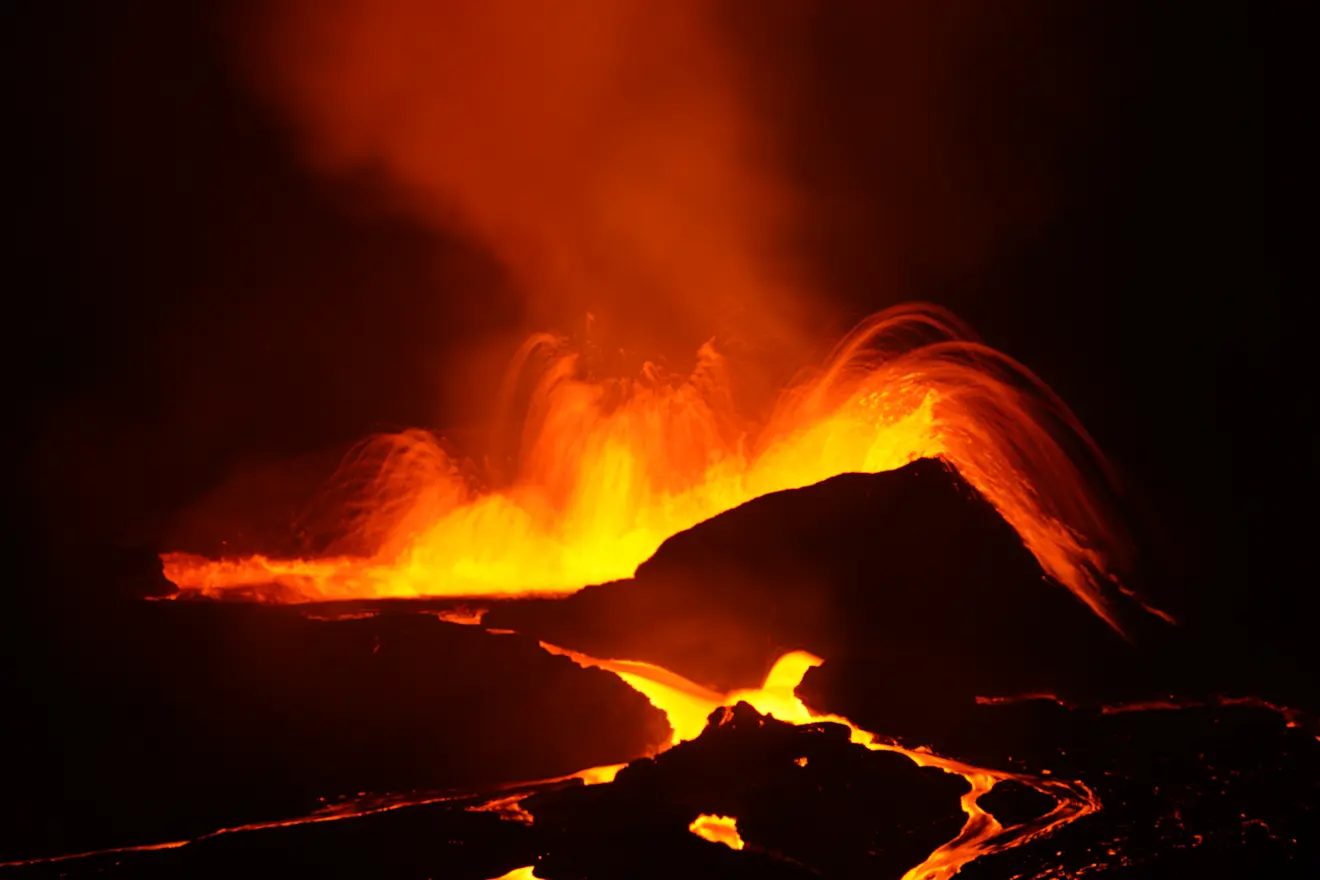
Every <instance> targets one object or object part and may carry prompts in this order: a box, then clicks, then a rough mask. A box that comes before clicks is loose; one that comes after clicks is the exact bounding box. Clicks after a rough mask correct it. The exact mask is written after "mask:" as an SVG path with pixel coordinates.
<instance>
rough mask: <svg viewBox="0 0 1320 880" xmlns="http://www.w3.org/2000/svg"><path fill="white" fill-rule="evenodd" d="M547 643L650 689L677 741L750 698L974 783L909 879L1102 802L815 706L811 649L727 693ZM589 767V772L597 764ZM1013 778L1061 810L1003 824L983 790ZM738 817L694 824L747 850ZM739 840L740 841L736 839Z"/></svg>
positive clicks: (942, 879) (932, 878) (768, 709)
mask: <svg viewBox="0 0 1320 880" xmlns="http://www.w3.org/2000/svg"><path fill="white" fill-rule="evenodd" d="M541 647H542V648H544V649H545V650H547V651H549V652H551V653H553V654H562V655H564V656H566V657H568V658H569V659H571V660H573V662H575V663H577V664H578V665H580V666H583V667H595V668H599V669H604V670H606V671H609V672H613V673H614V674H615V675H617V676H619V678H621V679H623V680H624V681H625V682H627V683H628V685H629V686H631V687H632V688H634V689H635V690H637V691H640V692H641V693H642V694H644V695H645V696H646V698H647V699H649V700H650V701H651V703H652V705H654V706H655V707H656V708H658V709H660V710H661V711H662V712H664V713H665V715H666V716H667V717H668V719H669V725H670V727H671V728H672V729H673V736H672V738H671V740H670V746H673V745H677V744H678V743H680V742H683V741H685V740H689V739H693V738H695V737H696V736H698V735H699V734H700V733H701V731H702V730H704V729H705V727H706V724H707V721H708V719H709V718H710V716H711V713H712V712H714V711H715V710H716V709H719V708H720V707H730V706H733V705H735V704H737V703H740V702H745V703H748V704H750V705H751V706H752V707H753V708H755V709H756V710H757V711H758V712H760V713H761V714H762V715H769V716H771V717H773V718H777V719H779V720H780V721H786V722H788V723H790V724H813V723H819V722H830V723H835V724H842V725H844V726H846V727H847V728H848V729H849V731H851V734H850V739H851V740H852V742H853V743H855V744H857V745H860V746H864V747H865V748H868V749H873V750H878V751H890V752H897V753H899V754H901V755H905V756H906V757H907V758H909V759H910V760H911V761H913V762H914V763H916V764H917V765H919V766H922V767H935V768H938V769H940V770H943V771H944V772H946V773H953V774H956V775H958V776H961V777H963V778H964V779H966V780H967V783H968V786H969V787H968V791H967V793H966V794H964V795H963V796H962V808H963V812H964V813H966V814H967V821H966V822H965V823H964V825H963V828H962V831H961V832H959V834H958V836H957V837H956V838H954V839H953V840H951V841H949V842H948V843H946V844H945V845H943V846H941V847H939V848H938V849H937V850H935V851H934V852H933V853H931V855H930V856H929V857H928V858H927V859H926V860H925V861H924V862H922V863H921V864H920V865H917V866H916V867H914V868H912V869H911V870H910V871H908V872H907V873H905V874H904V875H903V880H948V878H950V877H952V876H953V875H954V874H956V873H957V872H958V870H959V869H960V868H961V867H962V866H963V865H965V864H967V863H968V862H970V861H972V860H973V859H977V858H980V857H981V856H983V855H987V854H989V853H993V852H1001V851H1003V850H1005V849H1008V848H1009V847H1012V846H1018V845H1020V844H1022V843H1025V842H1026V841H1028V840H1031V839H1033V838H1036V837H1039V836H1041V835H1044V834H1048V833H1050V832H1052V831H1055V830H1057V829H1058V828H1061V827H1062V826H1064V825H1066V824H1068V823H1070V822H1073V821H1075V820H1077V819H1079V818H1081V817H1082V816H1085V815H1088V814H1090V813H1093V812H1095V811H1096V810H1098V809H1100V802H1099V800H1098V799H1097V798H1096V797H1095V795H1094V793H1093V792H1092V791H1091V790H1090V789H1089V788H1088V787H1087V786H1086V785H1084V784H1082V783H1080V782H1069V781H1065V780H1058V779H1050V778H1046V777H1043V776H1031V775H1029V774H1022V773H1008V772H1004V771H1000V770H991V769H987V768H983V767H974V766H972V765H970V764H966V763H963V762H961V761H956V760H953V759H950V758H945V757H941V756H939V755H935V754H933V753H931V752H930V751H928V750H925V749H920V748H918V749H908V748H904V747H902V746H899V745H897V744H895V743H890V742H884V741H881V740H879V739H878V738H877V737H876V735H875V734H873V733H871V732H869V731H866V730H863V729H861V728H860V727H858V726H857V725H855V724H853V723H852V722H851V721H849V720H848V719H847V718H844V717H842V716H839V715H830V714H820V713H816V712H812V711H811V710H810V709H808V708H807V707H806V705H805V704H803V702H802V701H801V700H800V699H799V698H798V696H797V694H796V693H795V690H796V688H797V686H798V684H800V683H801V681H802V677H803V676H804V675H805V674H806V672H807V670H808V669H811V668H812V667H813V666H819V665H820V664H821V662H822V660H821V659H820V658H819V657H816V656H814V655H812V654H809V653H807V652H805V651H793V652H791V653H788V654H785V655H783V656H782V657H780V658H779V659H778V660H777V661H775V664H774V666H773V667H772V668H771V669H770V672H769V673H768V674H767V675H766V677H765V681H764V683H763V684H762V685H761V687H759V688H749V689H744V690H735V691H730V692H729V693H724V694H721V693H717V692H715V691H711V690H709V689H707V688H703V687H701V686H700V685H697V684H695V683H693V682H691V681H688V680H687V679H685V678H683V677H682V676H679V675H676V674H675V673H673V672H670V671H669V670H667V669H664V668H662V667H659V666H654V665H652V664H649V663H641V662H637V661H633V660H602V659H598V658H595V657H589V656H587V655H585V654H580V653H578V652H575V651H568V650H565V649H563V648H558V647H556V646H554V645H548V644H546V643H544V642H542V643H541ZM611 769H617V768H611ZM584 772H585V773H588V774H589V773H591V772H592V771H584ZM611 778H613V777H612V776H611ZM1007 779H1012V780H1016V781H1018V782H1021V783H1023V784H1025V785H1029V786H1031V787H1032V788H1035V789H1036V790H1038V791H1041V792H1043V793H1045V794H1047V795H1049V796H1050V797H1052V798H1054V800H1055V807H1054V809H1053V810H1051V811H1050V812H1048V813H1046V814H1045V815H1044V816H1041V817H1039V818H1038V819H1034V820H1032V821H1030V822H1028V823H1026V824H1024V825H1019V826H1015V827H1013V828H1007V829H1006V828H1004V827H1003V826H1002V825H1000V824H999V822H998V821H997V820H996V819H995V818H994V817H993V816H991V815H990V814H989V813H987V812H986V811H985V810H983V809H981V807H980V805H979V804H978V800H979V799H980V797H981V795H983V794H985V793H986V792H988V791H990V790H991V789H992V788H994V786H995V784H996V783H998V782H1001V781H1003V780H1007ZM736 823H737V819H736V817H728V816H723V817H714V816H700V817H698V818H697V820H695V821H694V822H693V823H692V825H691V827H690V829H689V830H691V831H692V832H693V833H694V834H698V835H700V836H701V837H704V838H706V839H707V840H714V841H716V842H719V843H726V844H728V845H729V846H731V847H733V848H734V849H742V848H743V843H744V842H743V840H742V837H741V836H740V835H739V834H738V832H737V826H736ZM735 840H736V841H737V844H736V845H735V843H734V842H733V841H735ZM752 843H755V841H753V842H752Z"/></svg>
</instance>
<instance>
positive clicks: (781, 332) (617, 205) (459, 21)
mask: <svg viewBox="0 0 1320 880" xmlns="http://www.w3.org/2000/svg"><path fill="white" fill-rule="evenodd" d="M713 9H714V6H713V5H712V4H709V3H703V2H695V0H674V2H667V3H650V2H640V0H638V2H620V0H565V2H562V3H555V4H525V3H507V2H492V0H449V2H443V3H436V2H432V0H376V2H371V3H367V2H364V0H339V2H336V3H335V4H332V5H325V4H321V3H313V2H310V0H279V2H274V3H271V4H264V5H263V6H262V12H261V13H260V15H259V18H258V19H257V20H256V22H255V24H254V27H253V33H254V34H255V35H256V37H255V41H254V43H253V47H254V51H252V52H250V53H249V55H250V58H251V59H255V61H251V63H250V65H249V71H250V72H251V73H252V75H253V76H254V78H255V81H256V82H257V83H259V85H260V86H261V87H262V88H263V89H265V91H266V94H268V95H269V96H270V97H271V98H272V100H273V101H275V102H276V104H277V105H278V106H279V107H281V108H283V109H284V110H285V111H287V112H290V113H291V114H292V117H293V119H294V121H295V123H296V128H297V130H298V131H299V132H300V133H301V139H302V143H303V144H304V145H305V147H306V149H307V152H308V154H309V155H310V156H312V157H313V158H314V159H315V160H316V161H317V162H318V163H320V165H321V167H323V168H325V169H329V170H332V171H355V170H361V169H364V168H365V169H372V170H374V171H376V172H381V173H383V176H384V177H385V178H386V179H387V180H389V181H391V182H392V183H393V185H394V186H395V188H396V190H397V192H398V194H399V195H400V196H401V198H402V199H403V201H404V203H405V205H406V210H408V211H410V212H411V213H412V214H413V216H415V217H417V218H420V219H421V220H422V221H423V222H425V223H427V224H429V225H431V226H433V227H434V228H436V229H445V230H453V229H455V228H457V229H460V230H462V231H463V232H465V233H466V234H468V235H470V236H472V237H475V238H476V239H477V240H479V241H480V242H482V243H484V244H485V245H486V246H487V247H488V248H489V249H490V250H491V251H492V252H493V253H494V254H495V255H497V256H498V257H499V258H500V259H501V261H502V262H503V263H504V264H505V265H506V266H507V267H508V268H509V270H510V272H511V275H512V277H513V278H514V280H515V282H516V284H517V286H518V287H519V289H520V290H522V291H524V292H525V294H526V297H527V300H528V304H529V305H528V311H529V315H530V316H531V317H532V319H533V320H538V321H539V320H547V321H554V320H560V319H562V316H564V315H571V316H578V317H580V316H581V315H582V314H583V313H584V312H586V311H588V310H591V312H592V313H593V314H595V315H598V316H599V315H604V316H605V323H606V324H607V327H606V329H605V330H604V332H605V333H607V334H608V333H615V334H617V335H620V336H626V337H628V338H629V339H633V340H644V341H646V342H647V343H648V344H653V345H655V346H657V347H660V348H664V347H666V346H672V345H673V344H674V343H675V340H691V339H710V335H711V334H712V333H715V332H716V329H717V328H722V327H727V326H729V325H730V323H731V322H732V323H733V324H736V326H737V328H738V330H739V334H740V335H741V338H743V339H752V340H772V341H774V345H776V346H778V349H777V350H779V351H781V352H788V353H790V354H791V353H793V352H799V353H800V352H801V351H804V350H806V347H807V346H808V345H809V344H810V343H809V341H807V340H801V339H797V338H796V337H797V335H798V334H797V332H796V331H795V328H796V327H798V326H799V325H800V323H801V322H800V321H799V318H800V316H802V315H803V314H806V312H807V310H808V309H809V307H810V306H812V305H813V304H815V303H818V302H819V298H818V297H805V296H801V295H796V291H800V290H804V289H807V287H806V285H803V284H801V283H800V280H798V281H791V280H790V279H789V276H788V275H787V274H786V273H785V271H784V269H783V266H782V265H780V264H779V263H777V262H776V261H775V260H772V259H771V254H772V253H780V252H783V251H784V247H783V246H781V245H783V244H784V242H785V240H786V239H785V236H786V235H787V234H788V233H789V232H791V228H790V227H791V224H790V223H789V222H788V221H789V220H790V219H791V218H792V214H793V212H792V210H791V209H792V207H793V205H792V200H791V199H790V198H789V193H788V188H787V187H786V186H784V185H782V183H780V182H779V178H778V177H777V175H775V174H774V173H773V161H772V158H773V157H772V156H771V155H770V153H771V151H770V150H768V149H767V147H766V145H767V144H768V143H770V141H771V137H770V136H771V135H772V134H773V132H771V131H770V130H769V129H768V127H767V126H765V125H763V124H761V123H760V122H759V121H758V119H757V118H756V114H754V113H753V112H752V109H751V108H752V107H754V106H755V102H753V101H750V100H749V98H748V95H747V93H746V89H744V88H743V87H742V84H741V83H742V78H743V77H742V74H743V71H742V69H741V68H740V66H739V64H737V63H735V61H736V53H733V52H730V51H729V50H728V49H727V47H725V46H724V45H723V43H722V40H721V39H720V37H719V33H720V30H719V28H717V27H716V26H715V24H714V22H713V20H712V18H711V14H712V11H713ZM676 59H681V63H679V62H678V61H676ZM790 291H792V292H794V295H790ZM611 340H613V337H611ZM671 350H672V348H671ZM795 357H796V356H795ZM802 366H803V362H802V361H801V360H800V359H799V360H798V362H797V363H795V364H794V367H795V368H799V373H798V378H797V379H796V380H795V381H793V382H792V383H790V384H789V386H788V387H787V388H785V389H783V390H782V391H781V392H780V394H779V395H778V397H777V399H776V402H775V403H774V405H773V406H768V405H767V406H762V407H760V408H759V409H757V410H756V412H757V413H758V414H757V415H754V416H753V415H748V413H747V412H746V411H744V410H745V407H742V406H741V405H740V404H739V403H738V400H739V398H738V395H737V394H736V393H735V392H736V389H737V388H738V387H741V386H739V383H738V382H737V381H735V380H736V379H741V378H743V377H744V376H745V374H746V373H747V372H749V371H752V372H754V371H755V368H753V367H749V366H748V365H747V364H744V363H738V362H735V361H733V360H730V359H728V358H726V356H725V354H724V353H722V351H721V349H720V348H719V347H717V345H716V344H715V343H714V342H706V343H705V344H702V345H700V348H699V351H698V353H697V357H696V365H695V367H694V369H693V370H692V371H691V372H690V373H689V374H687V375H681V374H675V373H673V372H671V371H668V370H666V369H664V368H662V367H660V366H657V365H655V364H653V363H649V362H648V363H647V364H646V365H645V366H644V367H643V368H642V369H641V371H640V374H635V375H632V376H618V375H610V374H609V373H602V372H600V371H599V370H598V365H597V364H596V363H595V361H594V360H593V358H592V357H591V356H590V355H589V354H588V353H584V352H583V350H582V349H581V347H580V346H575V345H574V344H573V343H571V342H570V340H569V339H568V338H566V337H561V336H555V335H550V334H544V333H540V334H534V335H531V336H530V337H529V338H528V339H527V341H526V342H525V344H524V345H523V346H522V347H521V349H519V351H518V352H517V354H516V356H515V357H514V359H513V363H512V365H511V366H510V368H509V372H508V378H507V380H506V388H507V389H508V393H507V395H506V397H507V400H506V402H505V406H504V411H503V413H502V418H503V423H504V425H505V430H504V434H505V435H506V436H502V437H501V438H500V440H501V441H502V442H504V443H505V444H506V445H507V446H508V447H509V448H513V449H515V450H516V454H515V456H514V461H515V465H514V469H513V472H512V473H504V474H502V475H492V474H490V473H484V472H483V471H482V469H481V468H479V467H477V466H476V465H474V464H473V463H471V462H469V461H467V460H465V459H464V458H463V457H461V456H458V455H455V454H453V453H451V452H450V451H447V449H448V447H446V446H443V445H442V443H441V442H440V440H439V439H438V438H437V437H436V436H435V435H433V434H431V433H429V432H426V431H422V430H410V431H403V432H400V433H394V434H386V435H381V436H376V437H373V438H370V439H368V440H367V441H365V442H364V443H363V444H362V445H361V446H359V447H358V449H357V450H356V451H355V452H354V453H353V454H352V455H351V456H350V457H349V459H348V460H347V461H346V462H345V463H344V466H343V468H342V469H341V472H340V474H339V475H338V477H337V480H336V487H337V490H336V492H337V494H336V496H335V501H334V502H333V506H334V507H335V508H336V509H337V510H338V512H339V514H340V516H339V520H340V524H339V526H338V530H337V531H336V532H335V534H333V535H332V536H330V537H331V539H330V540H327V541H324V542H322V546H323V547H324V548H325V549H324V551H323V552H321V553H319V554H318V555H317V556H316V557H315V558H270V557H267V556H250V557H244V558H231V559H219V560H213V559H204V558H200V557H197V556H194V555H189V554H184V553H170V554H166V555H165V556H164V566H165V574H166V576H167V577H168V578H169V579H170V580H171V581H172V582H174V583H175V584H176V585H178V586H179V587H180V589H181V590H182V591H184V592H194V593H202V594H207V595H221V594H224V593H226V592H230V591H234V590H241V591H243V592H244V593H245V594H248V595H255V596H256V597H258V598H264V599H270V600H281V601H306V600H318V599H344V598H357V597H406V596H434V595H454V596H459V595H461V596H490V595H513V594H530V593H540V594H563V593H568V592H572V591H574V590H577V589H580V588H581V587H583V586H585V585H587V584H592V583H600V582H604V581H609V580H614V579H618V578H624V577H627V576H629V575H631V574H632V573H633V571H634V570H635V569H636V567H637V565H638V564H639V563H641V562H642V561H644V560H645V559H647V558H648V557H649V556H650V555H651V554H652V553H653V552H654V551H655V550H656V549H657V547H659V545H660V544H661V543H662V542H663V541H664V540H665V539H666V538H668V537H669V536H671V535H673V534H675V533H677V532H679V531H681V530H683V529H687V528H689V527H691V526H693V525H695V524H697V523H699V522H701V521H703V520H705V519H708V518H710V517H711V516H714V515H716V514H718V513H720V512H722V511H725V510H728V509H730V508H732V507H735V506H737V505H739V504H742V503H743V502H745V501H748V500H750V499H752V498H755V497H757V496H760V495H763V494H766V493H768V492H774V491H778V490H783V489H790V488H796V487H801V486H806V485H810V484H813V483H816V482H819V481H821V480H824V479H826V478H828V477H831V476H834V475H837V474H840V473H845V472H856V471H860V472H878V471H884V470H887V469H892V468H896V467H899V466H901V465H903V464H905V463H907V462H909V461H911V460H913V459H915V458H919V457H939V458H942V459H943V460H944V461H946V462H947V463H948V464H949V465H951V466H952V467H954V468H956V469H957V470H958V471H959V473H961V475H962V476H963V477H964V478H965V479H966V480H967V481H968V482H969V483H970V484H971V485H972V486H974V487H975V488H976V489H978V490H979V491H980V492H981V493H982V494H983V495H984V496H985V497H986V498H987V499H988V500H989V501H990V502H991V503H992V504H994V505H995V507H996V508H997V509H998V510H999V511H1000V512H1001V513H1002V514H1003V516H1004V517H1005V518H1006V519H1007V521H1008V522H1009V523H1011V524H1012V525H1013V527H1014V528H1015V529H1016V530H1017V531H1018V533H1019V534H1020V535H1021V536H1022V539H1023V541H1024V542H1025V544H1026V546H1027V547H1028V548H1029V549H1030V550H1031V551H1032V552H1033V553H1034V554H1035V556H1036V558H1037V559H1038V560H1039V561H1040V563H1041V565H1042V567H1043V568H1044V570H1045V571H1046V572H1047V573H1048V574H1049V575H1050V576H1052V577H1053V578H1054V579H1055V580H1057V581H1058V582H1060V583H1061V584H1063V585H1064V586H1066V587H1067V588H1068V589H1070V590H1071V591H1072V592H1073V593H1074V594H1076V595H1077V597H1078V598H1080V599H1081V600H1082V601H1084V602H1086V603H1087V604H1088V605H1089V606H1090V607H1091V608H1093V609H1094V610H1095V611H1096V612H1097V613H1099V614H1101V615H1102V616H1104V617H1105V618H1106V619H1109V620H1110V621H1111V623H1112V622H1114V621H1113V618H1112V615H1111V614H1110V612H1109V611H1108V609H1107V607H1106V596H1107V593H1108V591H1109V590H1110V589H1111V587H1114V586H1115V585H1116V581H1114V580H1113V575H1114V573H1115V572H1119V571H1121V570H1123V568H1124V566H1125V564H1126V561H1127V560H1126V553H1127V551H1126V545H1125V542H1124V539H1123V536H1122V535H1121V534H1120V533H1119V532H1118V530H1116V529H1115V528H1114V527H1113V526H1112V525H1111V524H1110V522H1109V521H1108V518H1107V517H1106V515H1105V512H1104V509H1103V504H1102V502H1101V500H1100V499H1102V498H1103V497H1104V496H1105V492H1106V491H1107V488H1108V487H1107V486H1106V485H1105V484H1106V482H1107V476H1106V474H1107V471H1106V467H1105V464H1104V461H1103V459H1102V457H1101V456H1100V455H1099V453H1098V452H1097V451H1096V449H1095V447H1094V444H1093V443H1091V441H1090V439H1089V438H1088V437H1087V435H1086V433H1085V431H1084V430H1083V429H1082V428H1081V426H1080V425H1079V424H1078V423H1077V422H1076V420H1075V419H1074V418H1073V416H1072V415H1071V413H1070V412H1069V411H1068V409H1067V408H1066V407H1065V406H1064V405H1063V404H1062V403H1061V402H1060V401H1058V400H1057V399H1056V398H1055V397H1054V396H1053V395H1052V394H1051V393H1050V392H1049V391H1048V389H1046V388H1045V387H1044V385H1043V384H1042V383H1041V382H1039V381H1038V380H1037V379H1036V378H1035V377H1034V376H1033V375H1032V374H1031V373H1030V372H1029V371H1027V370H1026V369H1025V368H1024V367H1022V366H1021V365H1019V364H1018V363H1016V362H1015V361H1013V360H1011V359H1010V358H1008V357H1006V356H1004V355H1001V354H999V353H997V352H995V351H993V350H991V349H989V348H987V347H985V346H983V345H981V344H980V343H979V342H977V341H976V339H975V337H974V336H973V335H972V333H971V331H970V330H969V329H968V328H966V327H964V326H962V325H961V324H960V323H959V322H958V320H957V319H956V318H954V317H953V316H952V315H950V314H948V313H947V312H945V311H943V310H941V309H938V308H935V307H930V306H911V307H900V308H896V309H891V310H888V311H885V312H882V313H880V314H878V315H875V316H874V317H872V318H870V319H868V320H867V321H864V322H863V323H862V324H861V325H860V326H858V327H857V328H856V329H855V330H854V331H853V332H852V333H851V334H849V335H848V336H847V337H846V338H845V339H844V340H843V341H842V342H841V343H840V344H839V345H838V346H837V347H836V348H835V350H834V352H833V353H832V354H831V355H830V357H829V358H828V359H827V360H826V361H825V362H824V363H823V364H821V365H819V366H818V368H816V369H814V370H811V371H804V370H801V369H800V368H801V367H802ZM752 384H754V383H752ZM519 389H521V391H519ZM882 527H883V526H882V525H881V524H877V528H882Z"/></svg>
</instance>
